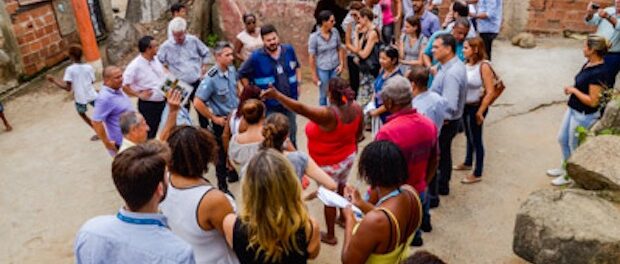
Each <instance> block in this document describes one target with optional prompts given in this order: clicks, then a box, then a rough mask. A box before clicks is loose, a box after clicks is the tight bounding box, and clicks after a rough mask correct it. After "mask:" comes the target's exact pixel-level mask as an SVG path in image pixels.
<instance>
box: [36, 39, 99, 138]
mask: <svg viewBox="0 0 620 264" xmlns="http://www.w3.org/2000/svg"><path fill="white" fill-rule="evenodd" d="M69 57H70V58H71V60H72V61H73V64H71V65H70V66H69V67H68V68H67V69H66V70H65V75H64V77H63V80H64V82H63V81H60V80H58V79H56V78H54V76H51V75H47V76H46V78H47V80H48V81H49V82H51V83H53V84H55V85H56V86H58V87H59V88H61V89H64V90H67V92H70V91H71V90H72V89H73V95H74V99H75V109H76V110H77V112H78V114H79V115H80V117H81V118H82V120H84V122H86V124H87V125H88V126H89V127H91V128H92V127H93V125H92V123H91V120H90V118H89V117H88V116H87V115H86V111H87V110H88V105H89V104H90V105H91V106H94V105H95V99H96V98H97V91H95V86H94V85H93V83H94V82H95V69H93V67H92V66H90V65H88V64H86V63H83V62H82V48H81V47H80V46H77V45H72V46H71V47H69ZM98 139H99V138H98V137H97V135H94V136H93V137H91V139H90V140H92V141H95V140H98Z"/></svg>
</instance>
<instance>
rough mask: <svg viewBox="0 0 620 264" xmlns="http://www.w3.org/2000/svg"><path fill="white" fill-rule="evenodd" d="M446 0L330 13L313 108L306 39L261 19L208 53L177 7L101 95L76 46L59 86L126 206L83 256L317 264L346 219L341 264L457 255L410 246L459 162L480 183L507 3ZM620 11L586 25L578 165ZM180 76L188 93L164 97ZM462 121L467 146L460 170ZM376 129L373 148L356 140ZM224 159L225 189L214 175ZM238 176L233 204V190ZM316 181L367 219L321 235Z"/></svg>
mask: <svg viewBox="0 0 620 264" xmlns="http://www.w3.org/2000/svg"><path fill="white" fill-rule="evenodd" d="M440 3H441V1H425V0H364V1H353V2H351V3H350V5H349V9H348V13H347V14H346V16H345V17H343V18H342V19H337V17H336V16H335V15H334V12H333V11H331V10H328V9H325V10H317V13H316V22H317V27H316V29H315V31H314V32H313V33H311V34H310V35H309V39H308V50H307V54H308V56H309V67H310V72H311V77H312V82H313V85H315V86H316V88H317V89H318V91H319V93H318V94H319V97H318V98H317V102H316V103H312V104H308V103H303V102H301V101H299V100H298V97H299V86H300V84H301V82H302V77H301V67H302V65H301V62H300V60H299V59H298V56H297V51H296V50H295V49H294V48H293V46H292V45H289V44H283V43H281V42H280V37H279V34H278V31H277V29H276V28H275V27H274V26H273V25H270V24H263V25H260V26H259V24H260V23H259V21H258V19H257V16H256V15H253V14H251V13H248V14H245V15H244V16H243V19H242V21H243V23H244V25H245V28H244V30H243V31H242V32H240V33H239V34H238V35H237V36H236V39H235V41H234V42H233V43H230V42H226V41H220V42H218V43H216V45H215V47H213V48H212V49H211V50H210V49H209V48H208V47H207V46H206V45H205V44H204V43H203V42H202V41H201V40H200V39H199V38H197V37H195V36H193V35H191V34H189V33H188V32H187V21H186V20H185V19H186V16H187V7H185V6H183V5H181V4H175V5H173V6H172V8H171V11H172V13H173V17H174V18H173V19H172V20H171V21H170V23H169V26H168V35H167V38H166V40H164V41H163V42H162V43H161V46H160V43H159V42H158V41H157V40H156V39H155V38H154V37H152V36H143V37H142V38H140V40H139V41H138V43H136V45H137V47H138V50H139V52H140V54H138V55H137V56H136V57H135V59H133V60H132V61H131V62H130V63H129V65H127V67H126V68H125V69H124V70H123V69H121V68H120V67H117V66H107V67H106V68H105V69H104V71H103V85H102V87H101V89H100V90H99V92H98V93H97V91H96V90H95V88H94V85H93V84H94V81H95V78H94V70H93V69H92V67H90V66H88V65H87V64H84V63H83V62H82V59H81V57H82V50H81V49H80V47H79V46H72V47H71V48H70V50H69V54H70V57H71V59H72V61H73V64H72V65H71V66H70V67H69V68H67V69H66V72H65V76H64V78H63V80H62V81H61V80H57V79H55V78H54V77H51V76H49V77H48V80H49V81H50V82H52V83H54V84H55V85H56V86H58V87H60V88H62V89H65V90H67V91H71V90H73V92H74V94H75V106H76V110H77V112H78V114H79V115H80V117H81V118H82V119H83V120H84V121H85V123H87V124H88V125H89V126H90V127H92V128H93V130H94V131H95V133H96V136H94V137H93V138H92V139H93V140H97V139H99V140H101V142H102V143H103V145H104V147H105V150H106V151H108V152H109V153H110V155H111V156H113V157H114V160H113V162H112V179H113V181H114V184H115V186H116V188H117V190H118V192H119V194H120V195H121V197H122V198H123V200H124V202H125V204H124V205H123V206H122V207H121V208H120V209H119V211H118V213H117V214H116V215H115V216H99V217H96V218H93V219H91V220H89V221H88V222H87V223H85V224H84V225H83V226H82V228H81V229H80V230H79V232H78V235H77V239H76V242H75V255H76V260H77V262H78V263H99V262H102V261H106V262H115V263H121V262H122V263H125V262H135V263H306V261H307V260H309V259H313V258H315V257H317V256H318V255H319V253H320V248H321V243H324V244H326V245H337V244H338V243H339V242H338V239H337V237H336V225H338V226H341V227H342V228H344V241H342V243H343V248H342V253H341V261H342V262H343V263H400V262H402V263H443V261H441V260H440V259H439V258H437V257H435V256H433V255H432V254H430V253H428V252H423V251H422V252H418V253H416V254H413V255H411V256H410V254H409V248H410V246H421V245H422V244H423V239H422V235H423V233H424V232H431V231H432V229H433V228H432V224H431V212H430V209H431V208H436V207H438V206H439V205H440V197H441V196H446V195H449V194H450V181H451V178H452V171H453V170H467V171H471V173H469V174H467V175H466V176H465V177H463V178H462V179H460V182H461V183H463V184H474V183H477V182H480V181H481V180H482V176H483V175H484V159H485V147H484V142H483V127H484V123H485V118H486V116H487V114H488V112H489V109H490V106H491V105H492V104H493V102H494V101H495V100H496V99H497V98H498V97H499V96H500V95H501V93H502V91H503V88H504V86H503V83H502V82H501V79H500V78H499V76H498V75H497V74H496V72H495V70H494V69H493V66H492V63H491V61H490V60H491V52H492V47H493V40H494V39H495V38H496V37H497V34H498V33H499V31H500V26H501V22H502V1H501V0H468V1H461V0H456V1H452V3H451V5H450V10H449V13H448V14H447V16H446V18H445V20H444V21H440V19H439V18H438V16H437V6H438V4H440ZM618 9H620V1H616V8H615V9H610V10H611V11H609V10H608V9H606V10H597V8H596V6H595V5H593V4H590V5H588V8H587V16H586V21H587V22H588V23H591V24H596V25H599V29H600V31H604V32H603V33H605V34H607V35H591V36H589V37H588V39H587V41H586V43H585V45H584V49H583V52H584V56H585V57H586V58H587V63H586V64H585V65H584V66H583V68H582V70H581V71H580V72H579V74H578V75H577V77H576V78H575V84H574V86H570V87H566V88H565V92H566V94H567V95H570V99H569V102H568V106H569V109H568V110H567V113H566V116H565V119H564V122H563V125H562V128H561V131H560V136H559V140H560V143H561V146H562V152H563V155H564V156H563V157H564V160H566V159H568V157H569V156H570V153H571V152H572V151H573V150H574V149H575V148H576V146H577V144H578V142H577V140H576V137H575V136H574V134H575V129H576V127H577V126H586V127H587V126H589V125H591V124H592V123H593V122H594V121H595V120H596V119H597V118H598V117H599V116H600V111H599V110H600V107H599V106H600V105H601V101H603V100H604V98H601V96H600V94H601V91H603V90H604V89H606V88H607V87H613V82H612V81H613V80H615V74H614V75H613V76H612V74H613V73H612V72H613V71H615V73H616V74H617V72H618V65H620V63H619V62H618V54H619V52H620V30H618V28H620V27H619V26H618V24H617V22H618V20H617V19H618V11H620V10H618ZM607 24H609V25H607ZM399 25H402V26H399ZM610 25H611V27H610ZM609 40H610V41H611V43H612V46H611V48H610V49H608V45H607V43H608V41H609ZM608 51H609V52H608ZM211 62H214V63H215V64H214V65H212V66H210V63H211ZM610 63H611V64H610ZM614 63H615V64H614ZM235 65H240V66H239V67H236V66H235ZM168 76H174V78H175V80H177V81H178V82H182V83H184V84H187V86H189V87H190V89H191V91H190V92H189V93H188V94H184V91H183V90H181V91H179V90H176V89H171V91H162V86H164V83H165V82H166V81H167V78H169V77H168ZM345 76H348V78H345ZM612 77H613V78H612ZM177 81H175V83H176V82H177ZM130 97H136V98H137V101H138V103H137V106H134V104H133V103H132V101H131V100H130ZM89 104H90V105H91V106H93V107H94V110H93V114H92V117H90V118H89V117H88V116H87V115H86V112H87V108H88V105H89ZM192 105H193V108H194V109H195V111H196V112H197V113H198V122H197V124H198V125H194V123H195V122H194V120H193V119H192V117H191V115H190V109H191V108H192ZM1 109H2V108H1V105H0V113H1V112H2V111H1ZM297 115H301V116H303V117H305V118H307V119H308V120H309V122H308V124H307V126H306V127H305V130H304V132H305V133H303V134H305V136H306V137H307V142H308V145H307V149H308V151H307V152H305V151H302V150H300V148H299V146H298V144H297V142H298V140H297V139H298V136H299V135H298V134H301V133H298V129H297ZM2 118H3V120H4V121H5V125H6V126H7V128H10V126H8V123H6V120H5V119H4V117H3V116H2ZM367 131H369V132H371V133H370V134H368V133H366V132H367ZM459 132H465V137H466V142H467V150H466V155H465V157H462V159H463V161H462V162H457V163H458V164H455V165H454V164H453V157H452V152H451V150H452V141H453V139H454V138H455V137H456V135H457V134H458V133H459ZM367 136H370V137H371V139H372V140H371V142H370V143H369V144H368V145H366V146H365V147H364V148H360V146H359V143H360V142H362V141H363V140H364V139H365V137H367ZM356 158H358V166H357V172H358V175H359V179H360V180H361V181H363V182H364V183H365V184H367V185H368V186H369V187H368V188H366V189H363V190H362V189H359V188H360V187H359V186H357V185H351V184H350V182H351V181H350V180H349V175H350V174H351V171H352V170H353V167H354V164H355V160H356ZM210 165H214V166H215V175H216V178H217V187H215V185H214V184H213V183H211V182H210V181H209V180H207V179H206V178H205V177H204V175H205V174H206V173H207V172H208V170H209V167H210ZM548 174H550V175H555V176H558V178H556V179H554V181H553V183H554V184H556V185H562V184H565V183H568V182H570V180H569V179H568V178H567V177H565V171H564V170H563V169H555V170H550V171H549V172H548ZM239 180H241V194H240V197H238V198H236V199H235V197H234V196H233V194H232V193H231V192H230V191H229V188H228V184H229V183H234V182H237V181H239ZM311 180H312V181H314V182H315V183H316V185H318V186H322V187H323V188H325V189H328V190H331V191H333V192H335V193H337V194H339V195H341V196H343V197H345V198H346V199H348V200H349V201H350V204H351V205H354V206H355V207H357V208H359V209H360V210H361V211H362V213H363V215H361V216H360V215H356V214H355V213H354V212H353V208H352V206H348V207H344V208H336V207H331V206H327V205H326V206H325V208H324V215H323V217H324V220H325V227H326V230H325V231H321V230H320V229H321V228H320V225H319V222H318V221H317V219H316V218H315V217H317V216H313V215H311V214H310V212H309V211H308V209H307V207H306V205H305V202H306V201H308V200H311V199H315V198H316V196H317V193H316V191H309V192H306V195H303V193H304V192H303V190H305V189H306V188H308V185H309V182H310V181H311Z"/></svg>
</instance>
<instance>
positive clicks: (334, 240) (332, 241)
mask: <svg viewBox="0 0 620 264" xmlns="http://www.w3.org/2000/svg"><path fill="white" fill-rule="evenodd" d="M321 242H323V243H325V244H328V245H330V246H335V245H337V244H338V238H336V236H334V237H333V238H331V239H327V232H325V231H321Z"/></svg>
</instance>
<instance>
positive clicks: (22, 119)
mask: <svg viewBox="0 0 620 264" xmlns="http://www.w3.org/2000/svg"><path fill="white" fill-rule="evenodd" d="M580 47H581V42H579V41H574V40H564V39H548V40H543V41H542V43H540V45H539V47H537V48H536V49H532V50H522V49H518V48H515V47H512V46H510V45H509V44H508V43H507V42H504V41H499V42H497V44H496V46H495V49H494V61H495V62H496V67H497V69H498V71H499V72H500V74H501V75H502V76H503V77H504V79H505V81H506V83H507V86H508V88H507V91H506V92H505V93H504V95H503V97H502V98H500V100H499V101H498V102H497V106H495V107H493V108H492V109H491V111H490V113H489V116H488V122H487V124H486V126H485V136H484V138H485V146H486V161H485V164H486V166H485V172H484V176H483V177H484V178H483V179H484V180H483V181H482V182H481V183H479V184H475V185H471V186H465V185H462V184H460V183H459V180H460V178H461V177H462V176H464V173H460V172H455V173H454V177H453V178H454V180H453V181H452V183H451V186H452V192H451V194H450V196H448V197H444V198H442V201H441V206H440V207H439V208H438V209H435V210H433V211H432V220H433V227H434V230H433V232H431V233H427V234H425V235H424V242H425V244H424V246H423V247H422V249H426V250H429V251H431V252H433V253H435V254H437V255H439V256H440V257H442V258H443V259H444V260H446V261H447V262H449V263H525V262H524V261H523V260H521V259H520V258H518V257H517V256H515V255H514V254H513V253H512V237H513V236H512V233H513V228H514V219H515V215H516V212H517V210H518V208H519V206H520V204H521V202H523V201H524V200H525V199H526V198H527V195H528V194H529V193H531V192H532V191H534V190H537V189H541V188H552V187H551V186H550V185H549V180H550V178H548V177H546V176H545V174H544V171H545V170H546V169H548V168H551V167H553V166H556V165H558V163H559V160H560V156H561V155H560V149H559V146H558V144H557V143H556V139H555V138H556V133H557V132H556V131H557V129H558V127H559V125H560V122H561V118H562V115H563V111H564V109H565V106H564V104H563V100H566V97H565V96H564V95H563V92H562V87H563V86H564V85H569V84H571V83H572V78H573V76H574V75H575V73H576V72H577V71H578V69H579V67H580V66H581V64H582V62H583V57H582V55H581V49H580ZM317 98H318V95H317V89H316V88H313V87H311V86H310V85H304V86H303V91H302V96H301V100H302V101H305V102H312V103H315V102H316V100H317ZM4 105H5V109H6V112H5V113H6V115H7V116H8V118H9V120H10V121H11V123H12V125H13V127H14V130H13V131H12V132H10V133H6V132H4V131H2V132H0V150H1V152H2V155H1V158H0V189H1V190H2V192H1V193H0V215H1V216H2V217H0V234H2V239H0V248H2V249H3V250H2V251H0V263H70V262H73V251H72V246H73V241H74V237H75V234H76V231H77V230H78V229H79V228H80V226H81V225H82V224H83V223H84V222H85V221H86V220H88V219H89V218H91V217H94V216H96V215H101V214H113V213H115V212H116V210H117V209H118V208H119V207H120V206H121V204H122V201H121V199H120V197H119V196H118V194H117V193H116V190H115V188H114V186H113V183H112V181H111V177H110V163H111V158H110V157H109V156H108V155H107V154H106V152H105V151H104V148H103V145H102V144H101V142H99V141H98V142H91V141H89V138H90V136H92V135H93V132H92V131H91V130H90V129H89V128H88V127H87V126H86V125H85V124H84V123H83V122H82V121H81V120H80V119H79V117H78V116H77V114H76V113H75V110H74V106H73V101H72V98H71V95H69V94H68V93H66V92H64V91H62V90H60V89H55V88H54V89H52V88H50V87H48V85H47V84H44V83H40V82H34V83H32V85H31V88H30V91H29V92H25V93H22V94H21V95H17V96H15V97H14V98H12V99H11V100H9V101H5V102H4ZM298 122H299V128H300V129H299V130H300V133H299V135H298V137H299V138H300V142H299V146H301V148H302V149H305V145H306V142H305V140H306V138H305V135H304V133H303V131H304V130H303V127H304V126H305V123H306V120H305V119H304V118H299V119H298ZM367 137H368V136H367ZM464 143H465V138H464V136H463V135H462V134H461V135H459V136H458V137H457V139H456V140H455V144H454V162H455V164H456V163H459V162H461V161H462V159H463V155H464V154H463V153H464ZM208 177H209V179H211V180H212V181H213V182H215V177H214V176H213V171H211V172H210V173H209V175H208ZM353 180H356V175H354V173H352V176H351V180H350V181H353ZM231 189H232V190H233V192H234V193H236V194H238V192H239V184H238V183H236V184H232V186H231ZM237 197H240V196H239V195H237ZM308 207H309V209H310V211H311V214H312V215H313V216H314V217H315V218H317V219H318V220H319V222H320V223H321V224H322V225H323V210H322V206H321V204H320V202H318V201H313V202H310V203H309V204H308ZM337 234H338V237H339V239H340V243H339V244H338V245H337V246H334V247H332V246H327V245H324V244H323V245H322V248H321V253H320V255H319V257H318V259H317V260H315V261H314V263H339V259H340V251H341V247H342V229H340V228H337ZM415 250H417V249H414V248H412V251H415Z"/></svg>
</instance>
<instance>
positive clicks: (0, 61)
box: [0, 49, 11, 66]
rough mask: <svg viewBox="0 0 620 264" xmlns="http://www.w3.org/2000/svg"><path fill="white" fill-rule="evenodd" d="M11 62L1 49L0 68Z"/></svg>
mask: <svg viewBox="0 0 620 264" xmlns="http://www.w3.org/2000/svg"><path fill="white" fill-rule="evenodd" d="M10 62H11V57H10V56H9V54H7V53H6V52H5V51H4V50H3V49H0V66H4V65H7V64H9V63H10Z"/></svg>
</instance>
